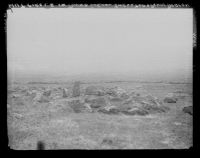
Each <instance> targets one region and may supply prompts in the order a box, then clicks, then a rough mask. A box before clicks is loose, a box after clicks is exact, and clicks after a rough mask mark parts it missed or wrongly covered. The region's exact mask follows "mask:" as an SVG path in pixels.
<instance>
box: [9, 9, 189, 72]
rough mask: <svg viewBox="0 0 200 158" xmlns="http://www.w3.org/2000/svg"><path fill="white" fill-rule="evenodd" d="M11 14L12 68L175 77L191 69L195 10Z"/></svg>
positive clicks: (30, 11)
mask: <svg viewBox="0 0 200 158" xmlns="http://www.w3.org/2000/svg"><path fill="white" fill-rule="evenodd" d="M12 10H13V12H11V11H10V10H8V19H7V40H8V41H7V45H8V51H7V55H8V68H9V70H12V71H21V72H50V73H54V74H63V73H65V74H79V73H80V74H82V73H94V72H95V73H121V72H123V73H129V74H130V73H137V72H140V73H141V72H142V73H158V74H159V73H160V72H162V73H163V72H165V73H177V72H186V73H187V72H190V71H191V69H192V49H193V48H192V33H193V30H192V29H193V15H192V9H92V8H88V9H85V8H82V9H81V8H79V9H78V8H65V9H63V8H62V9H61V8H60V9H58V8H55V9H53V8H52V9H43V8H40V9H39V8H29V9H28V8H23V9H22V8H19V9H12Z"/></svg>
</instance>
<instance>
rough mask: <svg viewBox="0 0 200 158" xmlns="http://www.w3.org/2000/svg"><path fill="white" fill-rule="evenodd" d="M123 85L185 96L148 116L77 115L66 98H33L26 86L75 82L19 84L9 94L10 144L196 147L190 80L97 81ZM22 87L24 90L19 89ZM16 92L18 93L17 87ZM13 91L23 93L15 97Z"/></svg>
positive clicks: (22, 147)
mask: <svg viewBox="0 0 200 158" xmlns="http://www.w3.org/2000/svg"><path fill="white" fill-rule="evenodd" d="M90 85H96V86H97V85H98V86H103V87H115V86H118V87H120V88H123V89H125V90H127V91H129V90H134V91H135V92H137V93H140V94H151V95H153V96H155V97H157V98H158V99H159V100H161V101H163V99H164V98H165V96H166V95H167V94H168V93H182V94H186V95H185V96H184V97H180V98H179V99H178V101H177V102H176V103H164V102H163V104H164V105H165V106H168V107H169V108H170V110H169V111H167V112H165V113H156V114H149V115H145V116H139V115H134V116H129V115H124V114H119V115H108V114H104V113H89V112H82V113H74V112H73V111H72V110H71V109H70V108H69V107H68V106H67V102H66V100H67V99H66V98H56V99H55V98H54V99H51V100H50V101H49V102H42V103H40V102H34V101H33V96H32V95H29V96H26V95H25V92H23V90H21V89H31V88H33V87H35V89H38V88H42V87H44V88H45V87H48V88H50V89H55V90H56V89H58V88H59V87H62V88H71V87H72V85H71V84H24V85H22V84H20V85H18V84H15V85H12V86H9V87H8V89H9V92H8V128H9V131H8V134H9V146H10V147H11V148H12V149H16V150H35V149H36V148H37V142H38V141H43V142H44V144H45V149H187V148H189V147H191V146H192V143H193V142H192V132H193V131H192V130H193V126H192V124H193V122H192V121H193V119H192V115H189V114H187V113H184V112H183V111H182V109H183V107H185V106H192V105H193V103H192V85H191V84H168V83H134V82H133V83H131V82H120V83H94V84H81V89H84V88H86V87H87V86H90ZM16 87H19V89H20V88H21V89H20V90H18V89H17V90H16ZM12 90H13V91H12ZM12 94H15V95H19V96H18V97H12Z"/></svg>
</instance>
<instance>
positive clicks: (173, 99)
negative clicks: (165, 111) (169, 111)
mask: <svg viewBox="0 0 200 158" xmlns="http://www.w3.org/2000/svg"><path fill="white" fill-rule="evenodd" d="M163 101H164V102H165V103H176V102H177V101H178V98H177V97H176V96H175V95H174V94H172V93H169V94H168V95H167V96H166V97H165V98H164V100H163Z"/></svg>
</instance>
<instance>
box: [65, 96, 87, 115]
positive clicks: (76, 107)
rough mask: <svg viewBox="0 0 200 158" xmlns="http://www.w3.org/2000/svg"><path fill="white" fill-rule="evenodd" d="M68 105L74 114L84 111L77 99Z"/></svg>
mask: <svg viewBox="0 0 200 158" xmlns="http://www.w3.org/2000/svg"><path fill="white" fill-rule="evenodd" d="M68 105H69V106H70V107H71V108H72V109H73V111H74V112H75V113H81V112H83V111H85V109H86V107H85V106H84V104H83V103H82V102H81V101H80V100H79V99H76V100H72V101H69V102H68Z"/></svg>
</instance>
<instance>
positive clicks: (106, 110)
mask: <svg viewBox="0 0 200 158" xmlns="http://www.w3.org/2000/svg"><path fill="white" fill-rule="evenodd" d="M98 112H101V113H105V114H119V113H120V110H119V109H118V108H117V107H116V106H106V107H104V108H101V109H99V110H98Z"/></svg>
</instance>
